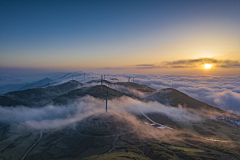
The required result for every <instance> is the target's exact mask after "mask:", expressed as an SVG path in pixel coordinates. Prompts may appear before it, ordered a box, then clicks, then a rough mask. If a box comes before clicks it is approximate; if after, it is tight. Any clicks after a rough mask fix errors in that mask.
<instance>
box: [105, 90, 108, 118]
mask: <svg viewBox="0 0 240 160" xmlns="http://www.w3.org/2000/svg"><path fill="white" fill-rule="evenodd" d="M105 96H106V115H107V96H108V88H107V94H105Z"/></svg>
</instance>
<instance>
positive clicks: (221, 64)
mask: <svg viewBox="0 0 240 160" xmlns="http://www.w3.org/2000/svg"><path fill="white" fill-rule="evenodd" d="M206 63H208V64H212V65H214V67H218V68H240V62H239V61H237V60H219V59H214V58H199V59H186V60H177V61H163V62H161V63H160V64H158V65H157V64H139V65H136V67H137V68H138V69H152V68H199V67H200V66H201V65H203V64H206Z"/></svg>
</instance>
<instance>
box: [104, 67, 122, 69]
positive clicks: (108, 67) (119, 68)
mask: <svg viewBox="0 0 240 160" xmlns="http://www.w3.org/2000/svg"><path fill="white" fill-rule="evenodd" d="M103 69H123V68H109V67H105V68H103Z"/></svg>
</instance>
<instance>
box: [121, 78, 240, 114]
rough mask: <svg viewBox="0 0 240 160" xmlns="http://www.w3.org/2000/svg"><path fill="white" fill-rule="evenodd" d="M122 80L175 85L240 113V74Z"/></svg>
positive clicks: (217, 105) (158, 86) (159, 87)
mask: <svg viewBox="0 0 240 160" xmlns="http://www.w3.org/2000/svg"><path fill="white" fill-rule="evenodd" d="M121 77H122V78H120V77H118V79H120V80H121V81H127V80H128V77H135V78H134V81H135V82H137V83H140V84H144V85H148V86H150V87H152V88H155V89H163V88H169V87H173V88H175V89H178V90H179V91H181V92H183V93H186V94H187V95H189V96H191V97H193V98H195V99H198V100H200V101H203V102H206V103H208V104H210V105H213V106H215V107H218V108H221V109H224V110H228V111H233V112H234V113H237V114H238V115H240V87H239V86H240V76H231V77H223V76H193V75H160V74H159V75H146V74H144V75H124V74H123V75H121Z"/></svg>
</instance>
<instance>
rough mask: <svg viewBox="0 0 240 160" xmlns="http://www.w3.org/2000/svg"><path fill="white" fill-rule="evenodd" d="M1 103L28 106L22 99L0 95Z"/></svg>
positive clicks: (2, 104)
mask: <svg viewBox="0 0 240 160" xmlns="http://www.w3.org/2000/svg"><path fill="white" fill-rule="evenodd" d="M0 105H1V106H19V105H24V106H27V104H26V103H24V102H22V101H19V100H15V99H11V98H9V97H6V96H0Z"/></svg>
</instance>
